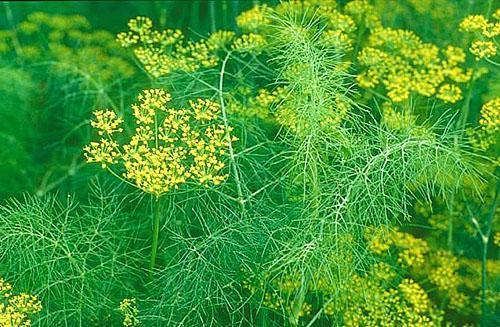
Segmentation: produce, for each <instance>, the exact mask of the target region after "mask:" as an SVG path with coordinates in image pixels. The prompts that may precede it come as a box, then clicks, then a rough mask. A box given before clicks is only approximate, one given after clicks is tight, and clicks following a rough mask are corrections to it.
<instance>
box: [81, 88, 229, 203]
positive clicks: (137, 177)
mask: <svg viewBox="0 0 500 327" xmlns="http://www.w3.org/2000/svg"><path fill="white" fill-rule="evenodd" d="M138 100H139V101H138V103H136V104H133V105H132V111H133V116H134V117H135V122H136V124H137V127H136V129H135V133H134V135H132V137H131V138H130V140H129V142H128V143H126V144H123V145H120V144H119V143H118V142H117V137H116V136H117V134H121V133H122V132H123V129H122V128H121V127H120V126H121V124H122V123H123V119H122V118H119V117H117V115H116V113H114V112H113V111H109V110H106V111H103V110H98V111H95V112H94V115H95V119H94V120H92V122H91V125H92V126H93V127H94V128H96V129H97V131H98V134H99V135H100V136H101V139H100V140H99V141H98V142H91V143H90V145H89V146H87V147H85V156H86V158H87V162H96V163H100V164H101V165H102V167H103V168H111V166H112V165H119V164H121V165H122V166H123V168H125V172H124V173H123V177H124V178H125V179H126V180H128V181H129V182H131V183H132V184H134V185H135V186H136V187H137V188H139V189H141V190H143V191H144V192H146V193H150V194H153V195H154V196H156V197H160V196H162V195H163V194H165V193H167V192H169V191H170V190H172V189H176V188H178V187H179V186H180V185H181V184H183V183H186V182H189V181H191V182H195V183H199V184H202V185H208V184H214V185H218V184H220V183H221V182H222V181H223V180H225V178H226V177H227V175H226V174H223V173H222V170H223V168H224V163H223V162H222V156H223V155H224V153H225V149H226V147H227V146H228V139H227V137H228V135H229V133H230V132H231V128H225V127H224V126H223V125H222V124H220V123H218V122H217V120H218V116H219V113H220V106H219V104H217V103H214V102H212V101H210V100H203V99H197V100H196V101H190V102H189V105H190V109H173V108H169V107H168V106H167V104H168V103H169V102H170V100H171V96H170V94H168V93H167V92H165V91H164V90H162V89H149V90H144V91H143V92H142V93H141V94H140V95H139V97H138Z"/></svg>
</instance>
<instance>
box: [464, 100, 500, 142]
mask: <svg viewBox="0 0 500 327" xmlns="http://www.w3.org/2000/svg"><path fill="white" fill-rule="evenodd" d="M499 134H500V98H493V99H491V100H490V101H488V102H486V103H485V104H484V105H483V106H482V108H481V118H480V119H479V128H478V129H477V130H474V131H472V130H469V136H470V140H471V142H472V144H473V145H474V146H475V147H477V148H479V149H482V150H488V149H489V148H493V149H495V145H496V144H497V142H498V140H499V138H500V135H499Z"/></svg>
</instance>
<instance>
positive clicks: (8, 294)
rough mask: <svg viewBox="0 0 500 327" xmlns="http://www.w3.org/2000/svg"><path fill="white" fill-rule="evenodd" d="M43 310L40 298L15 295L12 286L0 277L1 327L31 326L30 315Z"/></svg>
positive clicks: (28, 295)
mask: <svg viewBox="0 0 500 327" xmlns="http://www.w3.org/2000/svg"><path fill="white" fill-rule="evenodd" d="M41 310H42V305H41V303H40V300H39V299H38V297H36V296H34V295H30V294H26V293H19V294H14V293H13V292H12V286H11V285H10V284H9V283H7V282H6V281H5V280H4V279H3V278H1V277H0V326H1V327H24V326H26V327H28V326H31V320H30V315H33V314H35V313H37V312H40V311H41Z"/></svg>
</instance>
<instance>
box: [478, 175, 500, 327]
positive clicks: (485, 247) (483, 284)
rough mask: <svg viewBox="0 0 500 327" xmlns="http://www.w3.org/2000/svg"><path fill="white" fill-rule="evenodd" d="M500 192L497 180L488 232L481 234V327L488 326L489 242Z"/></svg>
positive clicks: (499, 184) (489, 215) (487, 223)
mask: <svg viewBox="0 0 500 327" xmlns="http://www.w3.org/2000/svg"><path fill="white" fill-rule="evenodd" d="M499 191H500V183H499V181H498V180H497V182H496V190H495V197H494V198H493V205H492V206H491V209H490V212H489V214H488V220H487V222H486V231H485V232H484V234H481V240H482V243H483V256H482V260H481V326H487V325H488V322H487V318H488V317H487V316H488V305H487V303H486V291H487V290H488V285H487V278H488V271H487V269H488V267H487V262H488V261H487V260H488V242H489V239H490V235H491V229H492V227H493V218H494V217H495V212H496V209H497V206H498V193H499Z"/></svg>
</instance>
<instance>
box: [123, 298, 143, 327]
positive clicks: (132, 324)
mask: <svg viewBox="0 0 500 327" xmlns="http://www.w3.org/2000/svg"><path fill="white" fill-rule="evenodd" d="M119 309H120V312H121V313H122V315H123V326H125V327H136V326H139V325H140V321H139V318H138V317H137V316H138V315H139V309H138V308H137V301H136V299H135V298H131V299H123V300H122V301H121V302H120V306H119Z"/></svg>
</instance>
